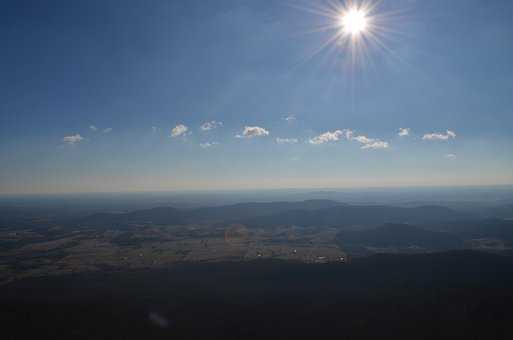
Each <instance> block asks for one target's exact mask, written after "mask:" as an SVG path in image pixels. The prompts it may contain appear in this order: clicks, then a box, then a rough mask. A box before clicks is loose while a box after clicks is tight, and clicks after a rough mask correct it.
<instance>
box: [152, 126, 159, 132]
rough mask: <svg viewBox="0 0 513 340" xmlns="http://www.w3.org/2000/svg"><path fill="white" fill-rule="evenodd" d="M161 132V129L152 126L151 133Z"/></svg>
mask: <svg viewBox="0 0 513 340" xmlns="http://www.w3.org/2000/svg"><path fill="white" fill-rule="evenodd" d="M159 130H160V129H159V128H158V127H156V126H152V127H151V132H153V133H157V132H159Z"/></svg>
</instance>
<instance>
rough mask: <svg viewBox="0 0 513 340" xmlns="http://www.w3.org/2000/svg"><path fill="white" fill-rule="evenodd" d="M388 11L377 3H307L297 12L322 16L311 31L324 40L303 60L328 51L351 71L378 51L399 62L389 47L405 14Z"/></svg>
mask: <svg viewBox="0 0 513 340" xmlns="http://www.w3.org/2000/svg"><path fill="white" fill-rule="evenodd" d="M390 8H392V7H391V6H388V7H387V6H384V5H383V2H382V1H380V0H326V1H323V2H308V4H307V5H305V6H304V7H300V8H299V9H302V10H306V11H307V12H310V13H312V14H315V15H318V16H320V17H321V19H322V21H321V23H320V25H319V26H317V27H316V28H315V29H313V30H311V31H310V32H311V33H314V32H316V33H320V34H322V35H324V36H325V37H326V40H325V41H324V42H321V44H320V46H319V47H318V48H316V49H315V50H313V52H311V53H309V54H308V55H307V56H306V59H311V58H313V57H314V56H315V55H317V54H319V53H320V52H321V51H323V50H328V51H331V52H336V54H335V55H336V56H337V62H338V61H340V62H342V63H343V64H347V65H348V66H349V67H350V68H351V69H355V68H360V67H365V66H367V65H370V64H371V63H370V62H371V59H373V58H371V57H374V56H379V55H380V52H386V54H389V55H392V56H393V57H394V58H397V59H400V58H398V56H397V55H396V53H394V52H393V50H392V48H390V45H389V44H390V43H394V42H393V41H392V40H393V39H392V38H393V36H394V35H396V36H397V34H398V33H399V34H400V33H401V32H399V31H398V30H396V29H395V28H394V27H397V26H398V25H397V24H398V22H399V21H400V20H401V19H404V18H402V13H405V12H406V8H397V9H393V10H390ZM401 61H402V60H401Z"/></svg>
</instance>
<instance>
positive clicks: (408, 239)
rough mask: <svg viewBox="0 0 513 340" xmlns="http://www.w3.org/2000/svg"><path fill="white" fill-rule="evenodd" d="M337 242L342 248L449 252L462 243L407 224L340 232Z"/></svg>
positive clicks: (447, 235) (445, 234) (440, 233)
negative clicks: (417, 249)
mask: <svg viewBox="0 0 513 340" xmlns="http://www.w3.org/2000/svg"><path fill="white" fill-rule="evenodd" d="M337 242H338V244H339V245H340V246H341V247H343V248H344V247H347V246H368V247H379V248H388V247H400V248H404V247H421V248H426V249H430V250H449V249H458V248H461V247H462V246H463V241H462V240H461V239H460V238H459V237H458V236H456V235H454V234H451V233H444V232H436V231H429V230H424V229H422V228H419V227H416V226H412V225H408V224H385V225H383V226H380V227H377V228H374V229H366V230H358V231H348V230H342V231H340V232H338V234H337Z"/></svg>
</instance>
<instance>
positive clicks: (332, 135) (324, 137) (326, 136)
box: [309, 130, 343, 145]
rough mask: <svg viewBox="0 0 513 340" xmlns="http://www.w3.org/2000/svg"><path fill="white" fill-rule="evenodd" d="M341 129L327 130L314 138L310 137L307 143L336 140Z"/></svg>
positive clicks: (340, 135)
mask: <svg viewBox="0 0 513 340" xmlns="http://www.w3.org/2000/svg"><path fill="white" fill-rule="evenodd" d="M342 134H343V132H342V130H335V131H333V132H331V131H327V132H325V133H322V134H320V135H319V136H316V137H314V138H311V139H310V141H309V143H310V144H315V145H318V144H324V143H328V142H336V141H338V140H339V139H340V137H342Z"/></svg>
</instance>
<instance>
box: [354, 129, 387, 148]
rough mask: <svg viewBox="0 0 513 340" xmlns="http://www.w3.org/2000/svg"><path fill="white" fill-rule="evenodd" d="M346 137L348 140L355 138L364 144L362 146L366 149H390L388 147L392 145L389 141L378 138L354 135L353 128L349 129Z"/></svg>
mask: <svg viewBox="0 0 513 340" xmlns="http://www.w3.org/2000/svg"><path fill="white" fill-rule="evenodd" d="M346 138H347V139H348V140H354V141H357V142H358V143H360V144H362V146H361V147H360V148H361V149H364V150H365V149H374V150H376V149H388V147H389V146H390V144H389V143H388V142H384V141H382V140H380V139H377V138H369V137H367V136H363V135H360V136H356V137H353V132H352V131H351V130H347V132H346Z"/></svg>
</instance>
